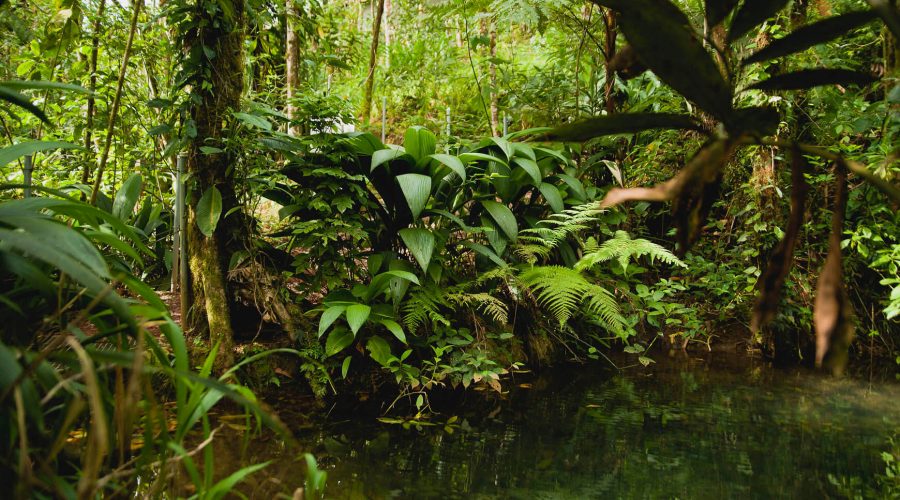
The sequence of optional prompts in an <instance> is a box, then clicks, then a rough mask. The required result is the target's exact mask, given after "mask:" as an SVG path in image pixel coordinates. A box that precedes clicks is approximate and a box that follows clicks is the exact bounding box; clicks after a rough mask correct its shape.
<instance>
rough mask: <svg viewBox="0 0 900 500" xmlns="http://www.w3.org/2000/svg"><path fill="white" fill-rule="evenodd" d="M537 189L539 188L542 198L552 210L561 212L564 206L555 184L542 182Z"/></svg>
mask: <svg viewBox="0 0 900 500" xmlns="http://www.w3.org/2000/svg"><path fill="white" fill-rule="evenodd" d="M538 189H540V191H541V195H543V196H544V199H545V200H547V203H548V204H549V205H550V208H552V209H553V211H554V212H562V211H563V210H565V208H566V206H565V204H564V203H563V199H562V196H561V195H560V194H559V189H557V188H556V186H554V185H553V184H550V183H548V182H543V183H541V185H540V187H539V188H538Z"/></svg>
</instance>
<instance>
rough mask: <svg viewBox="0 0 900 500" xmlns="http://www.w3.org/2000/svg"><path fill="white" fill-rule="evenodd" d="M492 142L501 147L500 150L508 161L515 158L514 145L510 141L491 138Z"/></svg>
mask: <svg viewBox="0 0 900 500" xmlns="http://www.w3.org/2000/svg"><path fill="white" fill-rule="evenodd" d="M491 142H493V143H494V144H496V145H497V146H499V147H500V150H501V151H503V154H504V155H506V159H507V160H509V159H510V158H512V157H513V154H514V150H513V145H512V144H511V143H510V142H509V141H508V140H506V139H504V138H502V137H491Z"/></svg>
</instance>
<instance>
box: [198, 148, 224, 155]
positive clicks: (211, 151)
mask: <svg viewBox="0 0 900 500" xmlns="http://www.w3.org/2000/svg"><path fill="white" fill-rule="evenodd" d="M200 152H201V153H203V154H205V155H214V154H219V153H224V152H225V150H224V149H222V148H215V147H212V146H200Z"/></svg>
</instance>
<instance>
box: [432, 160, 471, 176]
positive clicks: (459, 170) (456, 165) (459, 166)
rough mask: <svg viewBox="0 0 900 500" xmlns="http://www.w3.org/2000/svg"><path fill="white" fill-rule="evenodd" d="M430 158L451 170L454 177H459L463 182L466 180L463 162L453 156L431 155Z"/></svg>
mask: <svg viewBox="0 0 900 500" xmlns="http://www.w3.org/2000/svg"><path fill="white" fill-rule="evenodd" d="M431 158H433V159H434V160H437V161H438V162H440V163H441V164H443V165H444V166H446V167H447V168H449V169H450V170H452V171H453V172H454V173H455V174H456V175H458V176H459V178H460V179H462V180H463V181H464V182H465V180H466V166H465V165H463V162H462V161H461V160H460V159H459V158H457V157H455V156H453V155H445V154H434V155H431Z"/></svg>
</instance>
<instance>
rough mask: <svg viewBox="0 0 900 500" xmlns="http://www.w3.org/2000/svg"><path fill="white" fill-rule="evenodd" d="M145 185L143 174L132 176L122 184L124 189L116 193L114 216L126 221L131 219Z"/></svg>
mask: <svg viewBox="0 0 900 500" xmlns="http://www.w3.org/2000/svg"><path fill="white" fill-rule="evenodd" d="M143 184H144V180H143V178H142V177H141V174H131V176H130V177H128V179H126V180H125V182H124V183H122V187H120V188H119V191H118V192H116V198H115V200H113V209H112V213H113V215H115V216H116V217H118V218H120V219H122V220H124V221H128V220H130V219H131V217H132V215H134V206H135V205H137V201H138V197H139V196H140V195H141V187H142V186H143Z"/></svg>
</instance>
